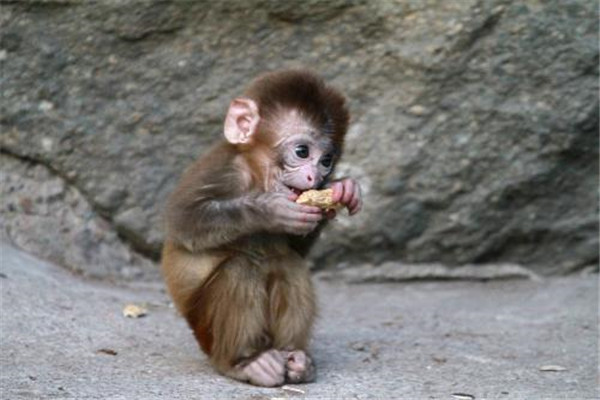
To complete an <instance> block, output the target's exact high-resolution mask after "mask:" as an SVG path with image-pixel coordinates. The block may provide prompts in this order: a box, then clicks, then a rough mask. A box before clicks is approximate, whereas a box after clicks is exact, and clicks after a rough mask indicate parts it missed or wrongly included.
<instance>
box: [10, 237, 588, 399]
mask: <svg viewBox="0 0 600 400" xmlns="http://www.w3.org/2000/svg"><path fill="white" fill-rule="evenodd" d="M0 249H1V266H0V273H1V275H0V295H1V297H0V299H1V306H2V313H1V315H0V328H1V335H0V397H1V398H3V399H50V398H52V399H63V398H64V399H69V398H73V399H212V398H223V399H225V398H227V399H230V398H239V399H254V400H258V399H276V398H287V397H290V398H311V399H323V398H331V399H340V398H353V399H363V398H381V399H395V398H411V399H452V398H454V397H452V395H453V394H458V393H462V394H468V395H472V396H474V398H475V399H483V398H486V399H542V398H568V399H584V398H598V395H599V393H598V352H597V350H598V293H597V291H598V276H597V275H596V274H591V275H586V276H583V275H573V276H570V277H562V278H546V279H543V280H539V281H531V280H517V281H514V280H513V281H493V282H489V283H473V282H470V283H469V282H446V283H441V282H429V283H411V284H381V285H373V284H364V285H350V286H348V285H344V284H339V283H338V284H336V283H327V282H323V281H318V282H317V289H318V292H319V297H320V304H321V316H320V319H319V322H318V326H317V329H316V334H315V338H314V341H313V346H312V347H313V351H314V355H315V358H316V361H317V363H318V368H319V372H318V380H317V382H316V383H313V384H308V385H297V386H294V387H293V388H294V389H296V390H298V389H299V390H301V391H303V392H304V393H296V392H292V391H290V390H289V389H287V390H285V389H280V388H278V389H264V388H255V387H252V386H249V385H245V384H241V383H237V382H234V381H231V380H229V379H226V378H223V377H221V376H218V375H216V374H215V373H214V372H213V371H212V370H211V368H210V367H209V366H208V364H207V362H206V359H205V357H204V356H203V355H202V354H201V353H200V351H199V350H198V348H197V346H196V344H195V342H194V340H193V338H192V335H191V333H190V332H189V331H188V328H187V327H186V325H185V323H184V321H183V320H182V319H181V318H179V317H178V316H177V315H176V312H175V311H174V309H173V308H172V307H170V306H169V301H168V299H167V297H166V296H165V294H164V289H163V287H162V285H159V284H143V285H142V284H136V285H132V284H128V285H121V286H110V285H108V284H106V283H101V282H97V281H96V282H94V281H89V280H83V279H82V278H80V277H75V276H73V275H71V274H69V273H68V272H66V271H64V270H63V269H60V268H58V267H56V266H54V265H51V264H48V263H46V262H42V261H39V260H38V259H36V258H34V257H32V256H30V255H27V254H25V253H22V252H20V251H18V250H16V249H14V248H12V247H10V246H6V245H4V244H3V245H2V246H1V247H0ZM128 303H137V304H145V305H146V306H147V307H148V309H149V313H148V315H147V316H146V317H143V318H140V319H127V318H124V317H123V316H122V314H121V310H122V308H123V307H124V306H125V305H126V304H128ZM110 351H114V352H116V354H115V355H111V354H107V352H110ZM547 366H558V367H562V368H564V370H562V371H541V370H540V368H542V367H547ZM559 369H560V368H559Z"/></svg>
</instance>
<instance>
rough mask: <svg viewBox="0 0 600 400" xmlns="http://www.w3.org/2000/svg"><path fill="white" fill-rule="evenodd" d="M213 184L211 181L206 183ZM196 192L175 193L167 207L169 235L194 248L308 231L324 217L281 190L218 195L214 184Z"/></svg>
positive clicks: (213, 246)
mask: <svg viewBox="0 0 600 400" xmlns="http://www.w3.org/2000/svg"><path fill="white" fill-rule="evenodd" d="M205 186H209V185H205ZM210 188H211V189H212V190H213V192H212V193H210V191H209V190H205V191H204V193H203V191H202V190H199V191H198V190H197V191H196V192H195V194H194V195H193V196H185V194H184V195H182V196H174V198H173V199H172V200H171V201H170V204H169V206H168V208H167V210H168V211H167V229H168V231H169V236H170V237H171V238H173V239H175V240H176V241H177V242H179V243H180V244H182V245H183V246H185V247H186V248H188V249H189V250H191V251H199V250H204V249H210V248H215V247H219V246H220V245H223V244H227V243H232V242H233V241H235V240H237V239H239V238H241V237H243V236H245V235H249V234H252V233H255V232H261V231H267V232H281V233H291V234H296V235H304V234H307V233H309V232H312V231H313V230H314V229H315V228H316V226H317V224H318V222H319V221H320V220H321V219H322V218H323V217H322V215H321V210H320V209H319V208H316V207H310V206H302V205H299V204H296V203H294V202H293V201H291V200H289V199H288V198H287V197H286V196H285V195H282V194H279V193H247V194H242V195H238V196H236V197H232V198H223V197H219V196H215V193H214V190H215V189H214V186H211V187H210Z"/></svg>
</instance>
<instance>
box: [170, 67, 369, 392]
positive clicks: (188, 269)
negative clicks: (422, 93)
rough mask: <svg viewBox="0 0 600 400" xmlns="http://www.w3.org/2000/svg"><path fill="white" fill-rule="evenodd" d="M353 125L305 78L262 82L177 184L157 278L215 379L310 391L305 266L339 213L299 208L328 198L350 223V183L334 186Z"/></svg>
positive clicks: (337, 101)
mask: <svg viewBox="0 0 600 400" xmlns="http://www.w3.org/2000/svg"><path fill="white" fill-rule="evenodd" d="M348 120H349V114H348V110H347V108H346V105H345V99H344V97H343V96H342V95H341V94H340V93H339V92H338V91H337V90H335V89H333V88H332V87H330V86H328V85H326V84H325V83H324V82H323V81H322V80H321V79H320V78H319V77H317V76H316V75H314V74H313V73H311V72H308V71H304V70H283V71H277V72H272V73H267V74H265V75H262V76H260V77H259V78H257V79H256V80H254V81H253V82H252V83H251V84H250V86H249V87H248V89H247V90H246V92H245V93H244V95H243V96H242V97H239V98H236V99H234V100H233V101H232V102H231V104H230V106H229V109H228V111H227V116H226V117H225V127H224V140H221V141H220V142H219V143H217V144H216V145H215V146H214V147H213V148H212V149H211V150H210V151H208V153H207V154H206V155H205V156H203V157H201V158H200V159H199V160H198V161H196V162H195V163H194V164H192V165H191V167H190V168H189V169H188V170H187V171H186V172H185V173H184V175H183V177H182V178H181V180H180V182H179V185H178V186H177V188H176V189H175V191H174V192H173V194H172V195H171V196H170V198H169V201H168V204H167V210H166V225H167V238H166V241H165V244H164V249H163V255H162V271H163V275H164V277H165V281H166V283H167V286H168V289H169V292H170V294H171V297H172V298H173V301H174V303H175V305H176V306H177V309H178V310H179V311H180V313H181V314H182V315H183V316H184V317H185V318H186V320H187V322H188V324H189V326H190V328H191V329H192V331H193V332H194V336H195V337H196V340H197V341H198V343H199V345H200V347H201V348H202V350H203V351H204V352H205V353H206V354H207V355H208V357H209V359H210V361H211V363H212V365H213V366H214V367H215V368H216V369H217V370H218V371H219V372H221V373H222V374H224V375H226V376H229V377H232V378H234V379H238V380H240V381H246V382H250V383H252V384H254V385H259V386H278V385H282V384H284V383H285V382H290V383H299V382H310V381H312V380H314V378H315V366H314V364H313V362H312V358H311V357H310V355H309V354H308V352H307V345H308V342H309V339H310V334H311V328H312V325H313V321H314V319H315V312H316V304H315V303H316V301H315V294H314V290H313V286H312V283H311V278H310V272H309V269H308V267H307V264H306V262H305V260H304V258H305V256H306V255H307V253H308V251H309V249H310V247H311V245H312V244H313V242H314V241H315V239H316V238H317V237H318V235H319V232H320V230H321V229H322V227H323V226H324V224H325V222H326V221H327V220H328V219H330V218H332V217H333V216H334V214H335V211H334V210H329V211H327V212H323V211H322V210H321V209H320V208H318V207H314V206H307V205H301V204H297V203H295V200H296V199H297V197H298V196H299V195H300V194H301V193H302V192H303V191H306V190H309V189H320V188H324V187H330V188H331V189H332V190H333V199H332V200H333V201H334V202H337V203H340V204H341V205H342V206H344V207H346V208H347V209H348V211H349V213H350V215H354V214H356V213H357V212H358V211H359V210H360V209H361V206H362V200H361V193H360V188H359V186H358V184H357V183H356V182H355V181H354V180H352V179H342V180H339V181H334V182H330V176H331V174H332V173H333V170H334V167H335V164H336V162H337V161H338V160H339V158H340V156H341V153H342V146H343V142H344V137H345V135H346V131H347V129H348Z"/></svg>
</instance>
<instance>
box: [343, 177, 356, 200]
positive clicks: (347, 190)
mask: <svg viewBox="0 0 600 400" xmlns="http://www.w3.org/2000/svg"><path fill="white" fill-rule="evenodd" d="M342 183H343V185H344V194H343V196H342V200H341V203H342V204H350V200H352V196H353V195H354V181H353V180H352V179H345V180H344V181H343V182H342Z"/></svg>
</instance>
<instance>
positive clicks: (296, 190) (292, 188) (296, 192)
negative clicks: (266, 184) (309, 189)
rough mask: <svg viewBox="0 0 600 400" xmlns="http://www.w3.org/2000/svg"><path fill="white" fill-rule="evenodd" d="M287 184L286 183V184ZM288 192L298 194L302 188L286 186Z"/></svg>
mask: <svg viewBox="0 0 600 400" xmlns="http://www.w3.org/2000/svg"><path fill="white" fill-rule="evenodd" d="M286 186H287V185H286ZM287 188H288V189H289V190H290V192H292V193H294V194H295V195H296V196H300V195H301V194H302V192H304V190H301V189H296V188H295V187H291V186H287Z"/></svg>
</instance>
